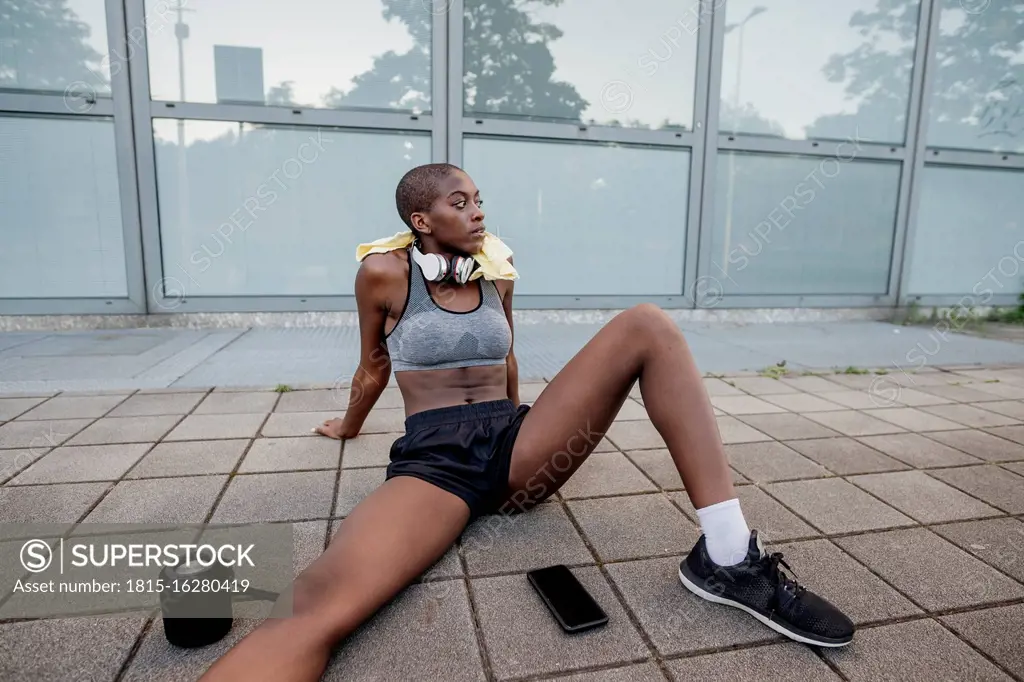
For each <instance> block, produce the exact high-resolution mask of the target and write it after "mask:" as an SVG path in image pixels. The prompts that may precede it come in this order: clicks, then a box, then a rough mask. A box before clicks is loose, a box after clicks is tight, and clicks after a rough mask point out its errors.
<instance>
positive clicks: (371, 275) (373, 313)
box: [316, 254, 398, 438]
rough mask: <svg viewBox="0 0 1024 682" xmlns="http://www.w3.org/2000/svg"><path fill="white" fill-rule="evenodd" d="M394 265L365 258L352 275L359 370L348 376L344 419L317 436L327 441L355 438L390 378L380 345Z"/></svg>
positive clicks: (384, 346) (384, 347) (322, 428)
mask: <svg viewBox="0 0 1024 682" xmlns="http://www.w3.org/2000/svg"><path fill="white" fill-rule="evenodd" d="M397 265H398V261H397V260H396V259H393V258H389V257H386V256H385V255H376V254H375V255H371V256H368V257H367V258H366V259H365V260H364V261H363V262H362V264H361V265H360V266H359V271H358V272H357V273H356V286H355V293H356V306H357V308H358V311H359V339H360V354H359V366H358V367H357V368H356V371H355V373H354V374H353V375H352V381H351V387H350V389H349V399H348V407H347V409H346V410H345V416H344V417H343V418H338V419H329V420H327V421H326V422H324V423H323V425H322V426H319V427H317V429H316V431H317V433H320V434H322V435H324V436H328V437H330V438H355V437H356V436H357V435H359V430H360V429H361V428H362V426H363V422H364V421H366V417H367V415H368V414H369V413H370V410H371V409H373V406H374V405H375V404H376V403H377V400H379V399H380V396H381V394H382V393H383V392H384V389H385V388H386V387H387V384H388V380H389V379H390V378H391V356H390V355H389V354H388V347H387V344H386V343H385V342H384V329H385V323H386V322H387V316H388V310H387V301H388V293H389V292H390V291H392V290H393V287H392V286H391V284H392V283H393V282H394V281H395V276H396V266H397Z"/></svg>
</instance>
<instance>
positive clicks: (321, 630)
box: [201, 476, 469, 682]
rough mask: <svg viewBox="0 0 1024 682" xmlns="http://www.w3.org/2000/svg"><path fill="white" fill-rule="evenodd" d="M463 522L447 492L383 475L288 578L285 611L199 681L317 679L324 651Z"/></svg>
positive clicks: (463, 511)
mask: <svg viewBox="0 0 1024 682" xmlns="http://www.w3.org/2000/svg"><path fill="white" fill-rule="evenodd" d="M468 520H469V507H468V506H467V505H466V503H465V502H463V501H462V500H461V499H460V498H458V497H456V496H455V495H453V494H451V493H449V492H446V491H444V490H441V489H440V488H438V487H436V486H434V485H431V484H430V483H426V482H425V481H421V480H419V479H416V478H410V477H407V476H398V477H395V478H392V479H390V480H388V481H386V482H385V483H384V484H383V485H382V486H381V487H379V488H378V489H377V490H375V491H374V492H373V493H371V494H370V495H369V496H368V497H367V498H366V499H364V500H363V501H362V502H360V503H359V505H358V506H357V507H356V508H355V509H354V510H353V511H352V514H351V515H349V516H348V517H347V518H346V519H345V520H344V521H343V522H342V524H341V527H340V528H339V530H338V533H337V535H336V536H335V537H334V540H333V541H332V542H331V544H330V545H329V546H328V548H327V551H326V552H324V553H323V555H321V556H320V557H319V558H318V559H317V560H316V561H314V562H313V563H312V564H311V565H310V566H309V567H308V568H307V569H306V570H305V571H303V572H302V573H301V574H300V575H299V576H298V577H297V578H296V579H295V583H294V584H293V585H292V588H291V590H292V605H293V608H292V615H291V616H289V617H284V618H268V619H267V620H266V621H264V622H263V623H262V624H261V625H260V626H259V627H258V628H257V629H255V630H254V631H253V632H251V633H250V634H249V635H248V636H246V637H245V638H244V639H242V640H241V641H240V642H238V644H236V645H235V646H234V647H232V648H231V649H230V650H229V651H228V652H227V654H225V655H224V656H223V657H222V658H221V659H219V660H218V661H217V662H216V663H214V664H213V665H212V666H210V669H209V670H207V671H206V674H205V675H203V677H202V678H201V682H221V681H226V680H231V681H232V682H235V681H241V680H245V681H247V682H249V681H258V680H273V681H274V682H306V681H309V682H312V681H313V680H319V679H320V676H321V675H322V674H323V671H324V668H325V667H326V666H327V662H328V660H329V659H330V656H331V649H332V648H333V647H334V646H335V645H336V644H337V643H338V642H339V641H340V640H341V639H342V638H344V637H346V636H348V635H349V634H350V633H351V632H352V631H353V630H355V629H356V628H357V627H359V625H360V624H361V623H363V622H364V621H365V620H366V619H368V618H369V617H370V616H372V615H373V614H374V613H376V611H377V610H378V609H379V608H380V607H381V606H383V605H384V604H386V603H387V602H388V601H389V600H391V598H392V597H394V596H395V595H396V594H397V593H398V592H399V591H400V590H402V589H403V588H404V587H406V586H407V585H408V584H409V583H410V582H412V581H413V580H415V579H416V578H417V577H419V576H420V575H422V574H423V572H424V571H426V570H427V569H428V568H430V567H431V566H432V565H433V564H434V563H435V562H436V561H437V560H438V559H439V558H441V556H443V555H444V553H445V552H446V551H447V550H448V548H449V547H451V545H452V544H453V543H454V542H455V540H456V539H457V538H458V537H459V534H460V533H462V531H463V529H464V528H465V526H466V523H467V522H468Z"/></svg>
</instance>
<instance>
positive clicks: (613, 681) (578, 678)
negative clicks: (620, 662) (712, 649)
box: [551, 661, 668, 682]
mask: <svg viewBox="0 0 1024 682" xmlns="http://www.w3.org/2000/svg"><path fill="white" fill-rule="evenodd" d="M667 679H668V678H666V677H665V675H664V674H663V673H662V672H661V668H659V667H658V664H657V663H654V662H653V661H651V662H648V663H639V664H635V665H625V666H621V667H617V668H604V669H601V670H588V671H587V672H582V673H579V674H577V675H566V676H564V677H554V678H551V680H552V682H665V680H667Z"/></svg>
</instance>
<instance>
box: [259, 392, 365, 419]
mask: <svg viewBox="0 0 1024 682" xmlns="http://www.w3.org/2000/svg"><path fill="white" fill-rule="evenodd" d="M348 400H349V392H348V391H347V390H343V389H338V390H333V389H313V390H309V391H288V392H287V393H282V394H281V399H280V400H278V402H277V406H276V407H274V411H275V412H331V411H334V412H338V413H339V416H340V415H342V414H344V412H345V409H346V408H347V407H348ZM378 404H379V403H378Z"/></svg>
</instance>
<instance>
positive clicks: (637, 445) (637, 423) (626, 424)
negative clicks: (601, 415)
mask: <svg viewBox="0 0 1024 682" xmlns="http://www.w3.org/2000/svg"><path fill="white" fill-rule="evenodd" d="M603 440H607V441H610V442H611V444H612V445H614V446H615V447H616V448H618V449H619V450H650V449H656V448H664V447H665V441H664V439H663V438H662V437H661V434H660V433H658V430H657V429H656V428H654V424H653V423H652V422H651V420H649V419H641V420H633V421H622V422H618V421H617V422H612V425H611V426H610V427H608V431H607V433H605V437H604V439H603Z"/></svg>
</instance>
